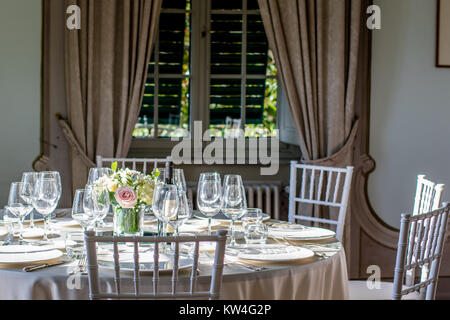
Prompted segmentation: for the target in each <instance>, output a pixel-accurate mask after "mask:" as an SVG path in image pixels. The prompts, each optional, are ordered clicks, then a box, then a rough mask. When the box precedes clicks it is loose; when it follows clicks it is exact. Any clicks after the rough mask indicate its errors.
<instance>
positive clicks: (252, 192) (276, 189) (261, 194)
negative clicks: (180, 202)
mask: <svg viewBox="0 0 450 320" xmlns="http://www.w3.org/2000/svg"><path fill="white" fill-rule="evenodd" d="M188 185H189V188H188V197H189V200H190V201H191V202H192V204H193V207H194V209H197V201H196V197H197V188H196V186H194V185H193V184H191V183H189V184H188ZM245 191H246V196H247V206H248V207H249V208H259V209H261V210H262V211H263V212H264V213H267V214H268V215H270V217H271V218H272V219H279V218H280V192H281V182H271V183H261V182H246V183H245Z"/></svg>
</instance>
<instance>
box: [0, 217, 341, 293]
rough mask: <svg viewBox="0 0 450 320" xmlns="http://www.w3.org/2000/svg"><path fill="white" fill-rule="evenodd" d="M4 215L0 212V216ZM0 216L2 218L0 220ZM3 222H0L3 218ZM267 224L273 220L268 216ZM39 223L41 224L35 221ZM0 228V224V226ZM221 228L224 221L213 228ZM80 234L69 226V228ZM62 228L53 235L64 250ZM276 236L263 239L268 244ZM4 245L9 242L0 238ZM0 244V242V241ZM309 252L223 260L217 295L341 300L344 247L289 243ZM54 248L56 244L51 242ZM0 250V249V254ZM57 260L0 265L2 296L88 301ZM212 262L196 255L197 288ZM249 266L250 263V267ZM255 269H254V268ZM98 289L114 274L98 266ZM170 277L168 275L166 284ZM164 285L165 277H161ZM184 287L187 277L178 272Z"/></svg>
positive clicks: (129, 278)
mask: <svg viewBox="0 0 450 320" xmlns="http://www.w3.org/2000/svg"><path fill="white" fill-rule="evenodd" d="M2 215H3V213H2V212H0V217H2ZM2 219H3V218H2ZM64 219H70V210H67V209H62V210H57V211H56V214H55V217H53V218H52V222H53V223H55V222H58V221H63V220H64ZM2 222H3V220H2ZM266 223H268V224H271V223H274V221H273V220H269V221H267V222H266ZM36 225H37V226H38V227H42V226H41V225H39V223H36ZM0 227H1V226H0ZM215 228H216V229H226V228H227V226H226V225H221V226H216V227H215ZM75 231H77V232H80V229H74V230H73V232H75ZM65 232H70V231H67V230H65V231H61V232H59V233H60V236H59V237H55V238H52V239H51V240H53V241H54V243H55V246H56V244H57V243H58V244H59V246H60V247H61V249H62V250H64V248H63V247H64V242H65V241H64V239H65V234H64V233H65ZM271 242H272V243H275V240H273V239H268V243H271ZM2 243H3V245H8V243H7V242H6V241H2ZM0 244H1V243H0ZM290 245H298V246H301V247H305V248H308V249H310V250H312V251H313V252H314V253H315V254H314V256H313V257H310V258H308V259H306V260H302V261H295V262H294V263H292V262H291V263H286V262H283V263H271V264H262V265H260V267H261V268H258V269H255V268H249V266H245V265H240V264H233V263H229V264H227V263H226V264H225V267H224V275H223V282H222V288H221V295H220V299H224V300H345V299H348V296H349V292H348V277H347V266H346V257H345V252H344V249H343V247H342V245H341V243H340V242H339V241H337V240H336V239H335V238H332V239H328V240H321V241H296V242H295V243H294V244H293V243H290ZM56 247H57V246H56ZM0 254H1V253H0ZM65 259H66V260H64V261H63V262H64V263H62V264H60V265H57V266H52V267H48V268H43V269H40V270H37V271H33V272H25V271H24V270H23V266H22V265H21V266H14V265H12V266H10V265H8V266H0V283H1V286H0V299H1V300H87V299H89V282H88V275H86V274H81V273H75V274H73V272H72V271H73V270H74V269H75V268H76V267H77V262H76V261H73V260H70V259H68V258H65ZM211 260H212V259H209V261H208V259H207V258H205V257H203V259H202V258H200V261H199V268H198V284H197V286H198V289H199V290H201V289H205V288H208V287H209V281H210V279H211V271H212V266H211ZM251 266H252V265H250V267H251ZM255 270H257V271H255ZM99 277H100V284H101V288H102V290H105V291H108V292H114V290H115V285H114V272H112V271H111V270H109V269H103V268H100V272H99ZM170 280H171V276H170V275H169V276H167V287H170ZM160 281H161V285H162V286H164V276H162V277H161V279H160ZM183 281H185V283H186V286H188V281H189V275H186V276H185V277H184V278H183V276H182V275H181V276H180V288H182V287H183ZM141 282H142V283H141V288H142V289H141V290H145V289H146V288H149V290H151V288H152V276H151V275H142V276H141ZM121 284H122V292H124V291H126V290H127V288H128V289H129V291H130V292H133V290H134V289H133V288H134V286H133V274H123V275H121Z"/></svg>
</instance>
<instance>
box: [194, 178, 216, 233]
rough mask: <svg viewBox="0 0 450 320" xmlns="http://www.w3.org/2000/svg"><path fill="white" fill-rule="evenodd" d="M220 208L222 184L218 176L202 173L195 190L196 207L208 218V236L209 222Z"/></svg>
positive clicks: (209, 230) (209, 231)
mask: <svg viewBox="0 0 450 320" xmlns="http://www.w3.org/2000/svg"><path fill="white" fill-rule="evenodd" d="M221 206H222V182H221V179H220V175H219V174H218V173H216V172H214V173H202V174H201V175H200V180H199V182H198V188H197V207H198V209H199V210H200V212H201V213H202V214H203V215H205V216H206V217H208V234H210V235H211V220H212V218H213V217H214V216H216V215H217V214H218V213H219V212H220V209H221Z"/></svg>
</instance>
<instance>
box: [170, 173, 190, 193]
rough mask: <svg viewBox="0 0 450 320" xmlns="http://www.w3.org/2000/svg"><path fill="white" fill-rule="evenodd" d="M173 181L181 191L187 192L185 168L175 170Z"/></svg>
mask: <svg viewBox="0 0 450 320" xmlns="http://www.w3.org/2000/svg"><path fill="white" fill-rule="evenodd" d="M173 183H174V184H175V185H176V186H177V188H178V190H179V191H184V192H187V191H188V190H187V185H186V178H185V177H184V171H183V169H174V170H173Z"/></svg>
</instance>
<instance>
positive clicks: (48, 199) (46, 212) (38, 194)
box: [33, 173, 61, 242]
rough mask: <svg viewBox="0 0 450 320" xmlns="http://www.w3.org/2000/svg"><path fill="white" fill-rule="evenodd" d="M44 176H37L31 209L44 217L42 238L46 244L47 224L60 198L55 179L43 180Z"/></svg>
mask: <svg viewBox="0 0 450 320" xmlns="http://www.w3.org/2000/svg"><path fill="white" fill-rule="evenodd" d="M45 177H46V175H42V173H41V174H39V180H38V183H37V185H36V188H35V196H34V199H33V207H34V209H35V210H36V211H37V212H39V213H40V214H41V215H42V216H43V217H44V238H43V240H42V241H43V242H48V241H49V240H48V231H47V227H48V223H49V220H50V215H51V213H52V212H53V211H54V210H55V209H56V207H57V205H58V201H59V197H60V194H61V193H60V191H59V190H60V189H59V187H58V181H57V179H55V178H45Z"/></svg>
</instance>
